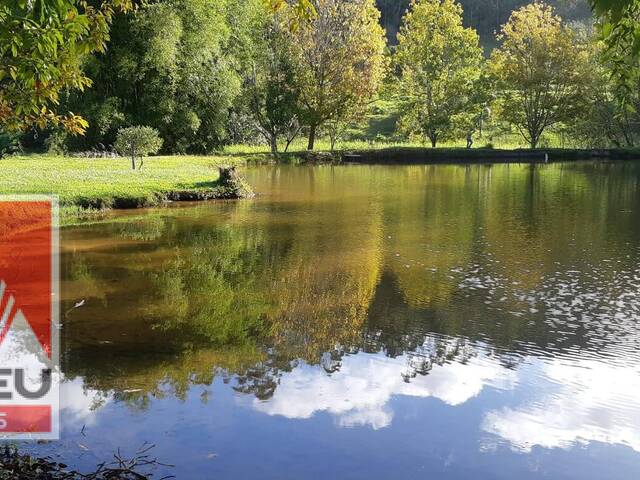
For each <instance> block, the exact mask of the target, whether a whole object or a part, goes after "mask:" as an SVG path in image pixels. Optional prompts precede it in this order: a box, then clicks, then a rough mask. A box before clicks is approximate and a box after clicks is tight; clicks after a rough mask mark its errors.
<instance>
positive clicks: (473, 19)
mask: <svg viewBox="0 0 640 480" xmlns="http://www.w3.org/2000/svg"><path fill="white" fill-rule="evenodd" d="M532 1H533V0H458V3H460V4H461V5H462V8H463V9H464V22H465V25H466V26H468V27H473V28H475V29H476V30H477V31H478V34H479V35H480V41H481V42H482V44H483V46H485V48H492V47H493V45H495V32H496V31H497V30H499V29H500V26H501V25H502V24H504V23H505V22H506V21H507V20H508V19H509V15H510V14H511V12H512V11H513V10H515V9H517V8H519V7H521V6H523V5H527V4H529V3H531V2H532ZM376 3H377V4H378V8H379V9H380V12H381V13H382V26H383V27H384V28H385V29H386V31H387V38H388V40H389V43H390V44H391V45H395V44H396V43H397V39H396V34H397V33H398V29H399V28H400V23H401V21H402V16H403V15H404V13H405V11H406V10H407V8H408V7H409V4H410V3H411V0H376ZM547 3H549V4H550V5H553V6H554V7H555V8H556V11H557V13H558V14H559V15H560V16H561V17H562V18H563V19H565V20H567V21H580V22H584V21H590V19H591V9H590V8H589V1H588V0H550V1H548V2H547Z"/></svg>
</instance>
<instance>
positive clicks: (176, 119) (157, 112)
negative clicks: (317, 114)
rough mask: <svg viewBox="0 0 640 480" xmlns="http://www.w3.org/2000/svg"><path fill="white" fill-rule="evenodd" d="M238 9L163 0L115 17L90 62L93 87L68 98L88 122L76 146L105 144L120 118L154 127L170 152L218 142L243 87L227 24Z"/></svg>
mask: <svg viewBox="0 0 640 480" xmlns="http://www.w3.org/2000/svg"><path fill="white" fill-rule="evenodd" d="M240 7H241V2H235V1H231V0H229V1H218V2H213V3H212V2H208V1H206V0H165V1H161V2H157V3H152V4H147V5H146V6H144V7H142V8H139V9H138V10H137V11H136V12H135V13H134V14H130V15H121V16H118V17H117V18H116V19H115V20H114V24H113V29H112V40H111V44H110V48H109V50H108V51H107V52H106V54H105V55H101V56H99V57H95V58H93V59H92V61H91V63H90V65H89V66H88V71H89V74H90V76H91V78H92V79H93V80H94V88H93V89H91V90H90V91H89V92H87V93H85V94H83V95H78V96H75V97H74V98H72V99H71V100H70V106H71V107H72V108H74V109H75V110H77V111H80V112H82V113H83V114H85V115H86V117H87V118H88V119H89V121H90V128H89V131H88V132H87V139H86V142H84V143H82V144H77V145H76V147H80V148H91V147H93V145H95V144H96V143H98V142H101V143H104V144H110V143H112V142H113V140H114V137H115V133H116V131H117V129H118V128H119V127H120V126H122V125H123V124H143V125H149V126H152V127H154V128H156V129H157V130H158V131H159V132H160V134H161V136H162V138H163V139H164V142H165V148H166V149H167V150H168V151H172V152H177V153H181V152H209V151H212V150H214V149H216V148H218V147H220V146H221V145H222V144H223V143H224V142H225V140H226V137H227V120H228V117H229V111H230V109H231V108H232V106H233V102H234V100H235V98H236V97H237V96H238V95H239V93H240V88H241V83H240V77H239V75H238V73H237V68H236V67H237V64H236V58H235V55H234V54H235V52H234V51H233V48H232V47H233V42H234V36H235V35H238V34H240V33H239V32H237V31H236V32H232V25H231V22H232V21H233V20H234V19H235V18H237V15H235V13H234V9H237V8H240Z"/></svg>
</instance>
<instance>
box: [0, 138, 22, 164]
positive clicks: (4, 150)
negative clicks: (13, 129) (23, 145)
mask: <svg viewBox="0 0 640 480" xmlns="http://www.w3.org/2000/svg"><path fill="white" fill-rule="evenodd" d="M19 151H20V139H19V136H18V135H15V134H12V133H3V132H0V158H2V157H4V156H6V155H11V154H12V153H16V152H19Z"/></svg>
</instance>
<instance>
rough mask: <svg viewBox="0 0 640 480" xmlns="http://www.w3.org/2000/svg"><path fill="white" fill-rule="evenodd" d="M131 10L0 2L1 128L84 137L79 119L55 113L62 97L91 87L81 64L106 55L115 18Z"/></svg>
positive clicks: (70, 2) (124, 3)
mask: <svg viewBox="0 0 640 480" xmlns="http://www.w3.org/2000/svg"><path fill="white" fill-rule="evenodd" d="M131 8H132V2H131V0H107V1H100V2H91V3H89V2H87V1H85V0H57V1H55V2H47V1H43V0H41V1H28V0H0V127H1V128H2V129H4V130H9V131H18V130H24V129H25V128H27V127H29V126H32V125H37V126H38V127H40V128H45V127H46V126H48V125H53V126H56V125H62V126H64V127H65V128H67V129H68V130H69V131H70V132H72V133H84V130H85V128H86V127H87V122H86V121H85V120H84V119H83V118H82V117H80V116H78V115H75V114H73V113H72V112H66V113H62V112H59V111H58V108H57V106H58V104H59V101H60V94H61V93H62V92H63V91H65V90H68V89H78V90H83V89H84V88H86V87H88V86H90V85H91V80H90V79H89V78H87V76H86V75H85V74H84V73H83V70H82V64H83V61H84V60H85V59H86V58H87V56H88V55H89V54H91V53H92V52H104V50H105V47H106V42H107V40H108V39H109V25H110V23H111V20H112V19H113V16H114V14H115V13H116V12H117V11H127V10H130V9H131Z"/></svg>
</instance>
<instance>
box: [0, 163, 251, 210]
mask: <svg viewBox="0 0 640 480" xmlns="http://www.w3.org/2000/svg"><path fill="white" fill-rule="evenodd" d="M245 161H246V159H244V158H243V157H241V156H235V157H229V156H220V157H198V156H170V157H151V158H148V159H146V160H145V163H144V167H143V168H142V170H135V171H134V170H132V169H131V167H130V164H129V161H128V160H127V159H123V158H119V159H102V158H100V159H97V158H96V159H93V158H73V157H56V156H48V155H30V156H16V157H7V158H4V159H2V160H0V193H2V194H27V193H43V194H54V195H58V197H59V199H60V205H61V213H62V218H63V220H64V219H65V218H68V217H77V216H91V215H95V214H96V212H100V211H101V210H104V209H108V208H136V207H147V206H154V205H158V204H160V203H161V202H163V201H165V200H181V199H184V200H197V199H204V198H227V197H229V196H230V195H229V192H228V190H226V189H225V188H224V187H223V186H222V185H221V184H220V182H219V173H218V167H220V166H231V165H237V164H242V163H244V162H245Z"/></svg>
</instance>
